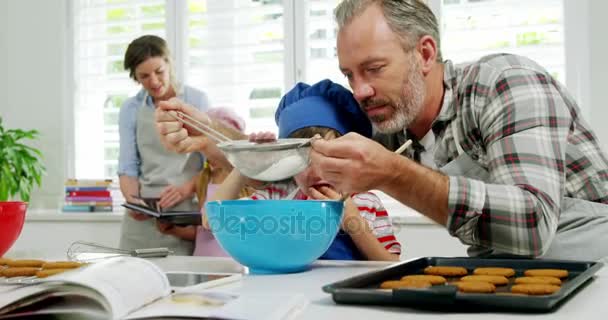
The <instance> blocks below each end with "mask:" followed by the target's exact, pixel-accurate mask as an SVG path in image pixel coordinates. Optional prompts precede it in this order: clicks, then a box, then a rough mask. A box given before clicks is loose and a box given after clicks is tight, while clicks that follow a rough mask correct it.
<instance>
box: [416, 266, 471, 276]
mask: <svg viewBox="0 0 608 320" xmlns="http://www.w3.org/2000/svg"><path fill="white" fill-rule="evenodd" d="M424 274H430V275H436V276H444V277H460V276H466V275H467V274H469V272H468V271H467V269H465V268H463V267H450V266H428V267H426V268H424Z"/></svg>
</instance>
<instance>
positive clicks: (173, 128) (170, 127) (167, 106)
mask: <svg viewBox="0 0 608 320" xmlns="http://www.w3.org/2000/svg"><path fill="white" fill-rule="evenodd" d="M176 111H181V112H183V113H185V114H187V115H189V116H190V117H192V118H195V119H197V120H198V121H199V122H203V123H205V124H209V123H210V119H209V117H208V116H207V114H206V113H204V112H201V111H199V110H198V109H196V108H195V107H193V106H191V105H188V104H186V103H185V102H183V101H181V100H179V99H177V98H171V99H169V100H168V101H161V102H159V104H158V108H156V111H155V119H156V129H157V131H158V133H159V134H160V140H161V142H162V143H163V145H164V146H165V148H167V149H169V150H171V151H174V152H178V153H190V152H194V151H202V150H205V148H206V147H207V145H208V144H214V142H213V141H209V138H208V137H206V136H204V135H202V134H201V133H200V132H199V131H197V130H196V129H194V128H192V127H190V126H187V125H184V124H182V123H181V122H180V121H178V120H176V119H175V118H174V117H173V116H171V115H170V114H169V113H173V114H174V115H177V113H176Z"/></svg>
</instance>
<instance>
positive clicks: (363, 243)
mask: <svg viewBox="0 0 608 320" xmlns="http://www.w3.org/2000/svg"><path fill="white" fill-rule="evenodd" d="M309 193H310V195H311V196H312V197H313V198H314V199H335V200H337V199H340V198H341V195H340V194H339V193H338V192H336V191H335V190H333V189H331V188H328V187H321V188H320V189H318V190H317V189H314V188H311V189H310V190H309ZM340 227H341V228H342V230H344V231H346V232H347V233H348V235H349V236H350V237H351V239H353V242H354V243H355V246H357V249H359V251H360V252H361V254H363V256H364V257H365V258H366V259H367V260H378V261H399V255H398V254H393V253H390V252H389V251H388V250H386V249H385V248H384V247H383V246H382V243H380V241H378V239H377V238H376V236H375V235H374V233H373V230H372V228H371V227H370V224H369V222H368V221H367V220H366V219H365V218H363V217H362V216H361V214H360V213H359V208H358V207H357V204H355V202H354V201H353V199H352V198H351V197H348V198H347V199H346V200H345V201H344V217H343V218H342V224H341V226H340Z"/></svg>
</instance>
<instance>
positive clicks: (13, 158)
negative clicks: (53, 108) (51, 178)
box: [0, 117, 45, 202]
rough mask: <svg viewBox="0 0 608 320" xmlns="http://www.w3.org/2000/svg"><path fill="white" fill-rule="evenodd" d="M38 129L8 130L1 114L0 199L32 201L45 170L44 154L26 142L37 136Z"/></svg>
mask: <svg viewBox="0 0 608 320" xmlns="http://www.w3.org/2000/svg"><path fill="white" fill-rule="evenodd" d="M38 135H39V133H38V131H36V130H29V131H25V130H20V129H7V128H4V125H3V124H2V118H1V117H0V201H8V200H9V199H13V200H16V198H15V197H16V196H18V197H19V199H20V200H21V201H25V202H27V201H29V200H30V193H31V192H32V189H33V188H34V185H38V186H40V183H41V179H42V175H43V174H44V172H45V168H44V165H43V164H42V153H40V151H39V150H38V149H35V148H32V147H30V146H27V145H25V144H23V140H27V139H29V140H36V139H38Z"/></svg>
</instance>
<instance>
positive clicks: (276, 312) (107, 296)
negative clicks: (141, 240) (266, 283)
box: [0, 257, 307, 319]
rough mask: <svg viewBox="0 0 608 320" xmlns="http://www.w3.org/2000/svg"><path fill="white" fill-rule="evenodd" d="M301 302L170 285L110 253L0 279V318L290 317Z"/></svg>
mask: <svg viewBox="0 0 608 320" xmlns="http://www.w3.org/2000/svg"><path fill="white" fill-rule="evenodd" d="M24 282H25V281H24ZM277 301H282V302H281V303H277ZM306 303H307V302H306V299H305V298H304V297H303V296H299V295H296V296H284V295H267V294H260V295H249V296H247V295H239V294H238V293H231V292H221V291H215V290H213V291H212V290H205V289H201V288H197V286H192V287H183V288H180V289H179V290H176V291H173V290H172V289H171V286H170V284H169V281H168V279H167V276H166V275H165V273H164V272H163V271H162V270H161V269H160V268H159V267H157V266H156V265H155V264H154V263H152V262H150V261H148V260H145V259H141V258H134V257H117V258H111V259H108V260H104V261H101V262H97V263H94V264H90V265H88V266H85V267H81V268H79V269H76V270H74V271H68V272H65V273H61V274H57V275H54V276H51V277H48V278H43V279H38V280H36V281H35V282H34V283H26V284H23V283H6V281H5V282H0V319H17V318H18V319H29V318H32V317H34V316H40V315H62V316H65V317H74V318H84V319H157V318H170V317H177V318H214V319H294V318H295V317H297V315H298V313H299V312H300V311H301V310H302V309H303V308H304V307H305V306H306Z"/></svg>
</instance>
